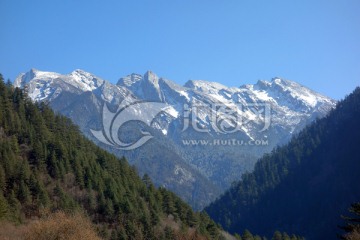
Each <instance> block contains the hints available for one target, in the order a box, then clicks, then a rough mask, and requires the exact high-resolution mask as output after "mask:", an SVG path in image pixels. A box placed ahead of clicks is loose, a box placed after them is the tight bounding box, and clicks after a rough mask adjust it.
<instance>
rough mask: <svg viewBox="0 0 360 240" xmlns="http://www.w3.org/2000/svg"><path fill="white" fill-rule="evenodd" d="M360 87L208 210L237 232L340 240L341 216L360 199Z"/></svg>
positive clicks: (267, 156)
mask: <svg viewBox="0 0 360 240" xmlns="http://www.w3.org/2000/svg"><path fill="white" fill-rule="evenodd" d="M359 123H360V88H357V89H355V91H354V92H353V93H352V94H350V95H349V96H347V97H346V98H345V99H344V100H343V101H341V102H339V103H338V105H337V107H336V109H335V110H333V111H331V112H330V114H329V115H328V116H327V117H325V118H323V119H320V120H317V121H316V122H315V123H314V124H312V125H310V126H308V127H307V128H306V129H304V130H303V131H301V132H300V133H299V134H298V136H296V137H294V138H293V139H292V140H291V142H290V143H289V144H287V145H285V146H283V147H279V148H277V149H275V150H273V151H272V153H271V154H268V155H265V156H264V157H262V158H261V159H260V160H259V161H258V163H257V164H256V166H255V169H254V171H253V172H252V173H248V174H245V175H244V176H243V177H242V180H241V181H240V182H238V183H237V184H234V185H233V186H232V187H231V189H230V190H228V191H227V192H226V193H225V194H224V195H223V196H222V197H220V198H219V199H218V200H217V201H215V202H214V203H213V204H211V205H210V206H209V207H207V208H206V211H207V212H208V213H209V215H210V216H211V217H212V218H213V219H215V220H216V221H217V222H219V223H221V225H222V226H223V227H224V228H225V229H227V230H230V231H231V232H238V231H240V230H241V229H245V228H247V229H250V230H251V231H254V232H257V233H260V234H264V235H269V234H270V233H271V232H272V231H273V229H278V230H280V231H287V232H293V233H297V234H300V235H303V236H305V237H307V239H336V235H337V233H339V232H341V231H340V230H339V228H338V227H337V226H338V225H340V224H341V218H340V216H341V215H344V214H346V212H347V208H348V207H349V206H350V205H351V204H352V203H354V202H358V201H359V200H360V184H359V183H360V174H359V173H360V151H359V146H360V124H359Z"/></svg>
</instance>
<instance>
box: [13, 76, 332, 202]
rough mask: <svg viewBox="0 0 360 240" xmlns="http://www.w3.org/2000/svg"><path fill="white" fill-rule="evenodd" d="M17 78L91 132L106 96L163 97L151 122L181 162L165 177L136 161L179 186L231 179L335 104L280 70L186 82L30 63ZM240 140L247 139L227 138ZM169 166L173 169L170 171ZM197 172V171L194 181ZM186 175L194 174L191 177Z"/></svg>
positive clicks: (115, 100)
mask: <svg viewBox="0 0 360 240" xmlns="http://www.w3.org/2000/svg"><path fill="white" fill-rule="evenodd" d="M14 85H15V86H17V87H25V86H27V89H28V92H29V96H30V97H31V98H32V99H33V100H35V101H49V102H50V103H52V106H53V107H54V108H55V109H56V110H57V111H60V112H62V113H63V114H65V115H67V116H69V117H71V118H72V119H73V120H74V122H75V123H77V124H78V125H79V126H80V129H82V130H83V131H84V132H85V133H88V132H89V128H90V127H91V128H94V127H97V128H99V126H101V125H102V124H101V111H100V109H101V106H102V105H103V103H108V104H110V105H111V106H112V108H113V109H117V106H119V104H121V102H122V101H123V100H124V99H125V98H126V96H129V95H131V96H132V97H133V98H135V99H137V100H139V101H142V102H162V103H165V104H166V106H167V107H165V108H163V111H164V112H163V113H161V114H159V115H158V116H157V117H156V118H155V119H154V120H152V119H147V120H146V121H145V122H147V123H151V124H150V126H151V129H152V130H151V131H154V132H153V134H154V136H155V137H154V141H157V142H156V144H157V145H156V146H157V148H159V149H162V150H164V149H168V151H169V152H172V153H171V154H175V155H176V156H177V157H176V158H181V159H182V160H181V161H182V164H183V165H181V166H180V165H179V162H177V163H176V164H175V163H174V164H173V165H172V170H170V169H169V171H168V172H166V173H165V172H163V174H164V175H166V178H159V175H158V173H159V172H156V171H153V169H152V168H153V166H151V165H146V164H143V163H140V162H139V164H140V165H138V166H137V167H138V168H139V169H140V172H142V173H146V172H148V173H151V174H152V175H151V174H150V176H152V177H153V179H158V180H159V181H160V182H157V184H158V185H163V184H164V183H162V182H161V181H166V180H165V179H172V180H171V184H165V185H166V186H168V187H170V189H173V190H174V191H175V192H178V193H179V192H181V191H183V188H185V186H188V187H189V186H191V187H190V188H191V189H197V188H198V187H199V186H196V184H198V181H199V179H200V178H199V176H198V175H201V176H202V177H203V178H204V179H206V180H201V181H202V184H205V185H206V184H208V183H205V182H206V181H209V180H210V181H211V182H212V183H213V184H215V185H216V186H218V187H220V188H223V189H224V188H226V187H228V186H230V184H231V182H232V181H234V180H238V179H239V178H240V176H241V174H242V173H244V172H246V171H249V170H251V169H252V168H253V166H254V164H255V162H256V160H257V159H258V158H259V157H260V156H262V155H263V154H264V153H266V152H270V151H271V150H272V149H273V148H274V147H275V146H277V145H279V144H284V143H286V142H287V141H288V140H289V139H290V138H291V136H292V134H294V133H296V132H298V131H299V130H301V129H302V128H303V127H304V126H305V125H306V124H308V123H310V122H311V121H313V120H314V119H316V118H317V117H323V116H325V115H326V114H327V113H328V112H329V111H330V110H331V109H332V108H333V107H335V104H336V101H334V100H332V99H330V98H328V97H326V96H323V95H321V94H319V93H316V92H314V91H312V90H310V89H308V88H306V87H305V86H302V85H301V84H298V83H296V82H293V81H290V80H285V79H282V78H273V79H272V80H270V81H265V80H259V81H258V82H257V83H255V84H247V85H242V86H240V87H227V86H224V85H222V84H220V83H216V82H208V81H204V80H190V81H188V82H186V83H185V84H184V86H181V85H179V84H176V83H175V82H173V81H171V80H168V79H165V78H162V77H159V76H157V75H156V74H155V73H153V72H151V71H148V72H146V73H145V74H144V75H140V74H136V73H133V74H131V75H128V76H125V77H122V78H120V79H119V81H118V82H117V84H116V85H114V84H112V83H110V82H108V81H105V80H103V79H101V78H99V77H97V76H95V75H93V74H91V73H88V72H85V71H82V70H75V71H73V72H72V73H70V74H67V75H62V74H58V73H52V72H42V71H38V70H35V69H32V70H30V71H29V72H27V73H23V74H20V75H19V77H18V78H17V79H16V80H15V83H14ZM61 94H70V96H71V97H69V96H68V95H64V97H59V96H60V95H61ZM144 110H145V109H140V108H134V109H132V112H131V114H134V116H135V115H141V114H143V113H144ZM147 110H148V109H147ZM145 111H146V110H145ZM229 112H230V113H229ZM265 113H268V114H269V117H270V119H269V121H268V122H266V121H265V115H264V114H265ZM267 123H268V126H267V125H266V124H267ZM265 127H266V129H265V130H264V128H265ZM136 128H139V129H140V130H141V128H142V127H140V125H136V124H134V125H132V127H131V129H130V130H131V131H130V132H129V133H127V134H125V135H126V136H128V137H131V135H133V134H134V132H136V131H135V130H136ZM231 130H234V131H231ZM125 132H126V131H125ZM89 136H90V138H91V137H92V136H91V135H89ZM235 140H236V141H238V142H244V143H245V144H243V145H239V146H232V145H229V144H227V143H229V142H230V141H235ZM189 141H190V144H189ZM196 141H203V142H207V144H204V145H202V144H199V143H198V142H196ZM249 141H264V142H266V143H267V145H264V146H249V145H246V144H247V143H248V142H249ZM192 143H194V145H192ZM144 149H145V150H144V151H146V153H141V154H140V153H136V154H130V153H124V152H121V153H119V152H118V151H117V150H116V149H111V148H110V150H111V151H114V152H116V153H117V154H122V155H126V156H127V157H128V158H129V160H130V161H134V162H136V161H139V159H142V158H143V154H145V155H146V156H150V155H151V154H149V152H152V151H155V150H153V148H149V149H148V148H146V147H145V148H144ZM135 156H136V157H135ZM162 157H165V156H161V155H156V157H155V156H154V159H152V160H151V161H156V159H160V158H162ZM150 158H151V157H150ZM174 158H175V157H174ZM169 159H170V158H169V157H166V159H162V160H163V161H164V164H165V162H166V161H170V160H169ZM184 164H185V165H184ZM165 165H166V164H165ZM189 166H190V168H189ZM163 167H164V166H163ZM167 168H169V166H167ZM179 169H181V171H180V170H179ZM166 171H167V170H166ZM180 173H182V174H183V175H184V176H185V175H186V176H190V175H189V173H191V174H192V175H191V176H192V177H182V178H179V176H180V175H179V174H180ZM185 173H186V174H185ZM168 174H174V175H171V177H170V176H168ZM197 174H198V175H197ZM194 176H197V177H194ZM194 178H196V179H197V180H196V181H195V182H194ZM160 179H161V180H160ZM180 180H181V182H179V181H180ZM187 180H188V181H189V182H187V183H186V181H187ZM184 181H185V182H184ZM185 183H186V184H185ZM195 186H196V187H195ZM202 187H204V185H201V187H200V188H202ZM205 188H206V187H205ZM203 190H205V189H203ZM191 191H193V190H191ZM205 192H206V191H205ZM210 192H211V191H209V193H210ZM214 192H216V191H214ZM214 192H212V193H211V194H210V195H211V196H212V197H216V196H215V195H214ZM186 194H187V195H188V196H189V198H191V201H190V202H192V201H193V202H197V201H198V202H201V204H206V201H207V200H205V203H204V199H206V198H209V195H206V193H204V194H205V195H202V196H203V198H204V199H201V201H200V199H197V198H198V197H199V196H197V195H196V194H195V195H194V193H193V192H192V193H189V192H188V193H186ZM191 196H192V197H191ZM194 196H195V197H194ZM187 200H189V199H187ZM201 204H200V205H201Z"/></svg>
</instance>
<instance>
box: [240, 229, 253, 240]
mask: <svg viewBox="0 0 360 240" xmlns="http://www.w3.org/2000/svg"><path fill="white" fill-rule="evenodd" d="M242 239H243V240H254V236H253V235H252V233H251V232H250V231H249V230H247V229H245V230H244V233H243V235H242Z"/></svg>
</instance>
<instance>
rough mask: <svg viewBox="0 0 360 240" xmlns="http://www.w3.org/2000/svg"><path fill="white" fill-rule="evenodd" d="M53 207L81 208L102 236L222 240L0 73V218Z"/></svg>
mask: <svg viewBox="0 0 360 240" xmlns="http://www.w3.org/2000/svg"><path fill="white" fill-rule="evenodd" d="M56 210H63V211H66V212H70V213H73V212H74V211H75V212H76V211H83V212H84V213H86V214H87V215H88V216H89V217H90V218H91V220H92V221H93V223H94V224H96V226H97V228H98V232H99V234H100V235H101V236H102V237H103V238H104V239H223V237H222V232H221V229H220V228H219V227H218V226H217V225H216V224H215V223H214V222H213V221H212V220H210V218H209V217H208V216H207V215H206V214H204V213H195V212H193V210H192V209H191V207H190V206H189V205H187V204H186V203H185V202H183V201H182V200H181V199H180V198H179V197H177V196H176V195H175V194H174V193H172V192H169V191H167V190H165V189H164V188H160V189H157V188H155V187H154V186H153V184H152V182H151V181H150V179H149V177H148V176H146V175H145V176H144V177H143V179H140V177H139V176H138V174H137V172H136V170H134V168H132V167H131V166H130V165H129V164H128V163H127V161H126V160H125V159H118V158H116V157H115V156H114V155H112V154H110V153H107V152H106V151H104V150H102V149H100V148H99V147H97V146H96V145H95V144H94V143H92V142H91V141H90V140H88V139H86V138H85V137H84V136H83V135H82V134H81V133H80V131H79V129H78V127H77V126H75V125H74V124H73V123H72V122H71V120H70V119H68V118H66V117H64V116H60V115H56V114H54V112H53V111H52V110H51V109H50V108H49V107H48V106H46V105H45V104H43V103H33V102H32V101H31V100H30V99H29V98H28V97H27V96H26V94H24V92H23V91H22V90H20V89H18V88H13V87H12V85H11V84H9V85H5V84H4V82H3V79H2V76H1V74H0V221H5V220H8V221H13V222H16V223H24V222H25V221H27V220H30V219H36V218H37V217H39V216H41V215H42V213H46V212H48V211H56ZM4 228H5V227H3V228H2V229H4ZM227 236H228V235H227Z"/></svg>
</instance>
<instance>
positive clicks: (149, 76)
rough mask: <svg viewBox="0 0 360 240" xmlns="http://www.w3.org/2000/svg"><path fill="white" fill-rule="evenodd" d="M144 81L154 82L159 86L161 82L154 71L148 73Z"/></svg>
mask: <svg viewBox="0 0 360 240" xmlns="http://www.w3.org/2000/svg"><path fill="white" fill-rule="evenodd" d="M144 80H146V81H149V82H152V83H153V84H157V83H158V81H159V77H158V76H157V75H156V74H155V73H154V72H152V71H147V72H146V73H145V74H144Z"/></svg>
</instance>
